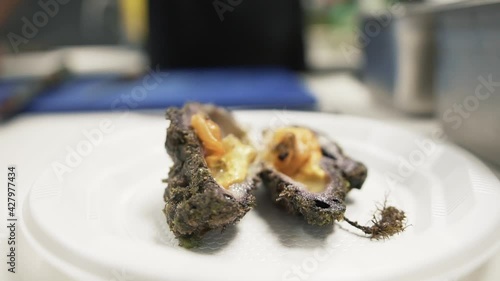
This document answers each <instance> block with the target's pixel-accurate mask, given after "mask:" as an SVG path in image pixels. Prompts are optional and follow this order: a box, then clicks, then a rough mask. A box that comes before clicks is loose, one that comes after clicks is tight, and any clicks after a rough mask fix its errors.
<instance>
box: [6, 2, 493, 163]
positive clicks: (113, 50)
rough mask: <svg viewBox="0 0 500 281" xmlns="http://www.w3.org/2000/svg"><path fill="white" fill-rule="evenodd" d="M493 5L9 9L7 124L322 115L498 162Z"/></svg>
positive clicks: (37, 5) (14, 5) (22, 5)
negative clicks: (213, 114) (226, 112)
mask: <svg viewBox="0 0 500 281" xmlns="http://www.w3.org/2000/svg"><path fill="white" fill-rule="evenodd" d="M498 2H499V1H452V0H447V1H445V0H440V1H438V0H434V1H423V0H420V1H419V0H413V1H410V0H408V1H402V0H401V1H398V0H370V1H368V0H357V1H356V0H273V1H268V0H252V1H245V0H203V1H200V0H185V1H174V0H165V1H158V0H149V1H147V0H39V1H35V0H33V1H27V0H24V1H23V0H2V1H1V3H0V35H1V36H0V75H1V76H0V77H1V78H0V110H1V118H2V120H3V121H4V122H8V121H9V120H10V119H12V118H15V116H17V115H19V114H23V113H24V114H40V113H51V112H52V113H54V112H66V113H69V112H82V111H113V110H125V109H126V110H145V109H148V110H149V109H164V108H166V107H167V106H171V105H182V104H183V103H184V102H186V101H192V100H196V101H201V102H212V103H216V104H220V105H224V106H230V107H237V108H277V109H303V110H317V111H323V112H334V113H341V114H353V115H362V116H366V117H370V118H377V119H381V120H386V121H387V122H392V123H398V124H400V125H402V126H406V127H409V128H412V129H419V130H421V131H422V132H423V133H429V134H430V133H432V131H433V130H435V129H436V128H438V129H439V128H442V129H443V130H444V131H445V132H446V135H447V136H448V137H450V140H452V141H454V142H456V143H458V144H460V145H462V146H464V147H466V148H467V149H469V150H471V151H473V152H474V153H476V154H477V155H479V156H481V157H482V158H483V159H485V160H486V161H488V162H489V163H491V164H492V165H498V164H500V148H499V146H498V143H500V126H499V125H498V124H499V123H500V122H499V121H500V110H498V105H499V102H500V100H499V99H500V97H499V95H498V93H497V88H498V86H500V71H499V65H500V39H499V38H500V36H499V35H500V3H498ZM497 81H499V82H497Z"/></svg>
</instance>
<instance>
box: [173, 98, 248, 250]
mask: <svg viewBox="0 0 500 281" xmlns="http://www.w3.org/2000/svg"><path fill="white" fill-rule="evenodd" d="M200 110H201V111H204V112H205V113H206V114H208V115H210V114H211V113H213V112H215V110H216V111H217V114H219V115H220V114H221V113H222V114H226V115H227V117H228V118H231V116H230V115H229V114H228V113H227V112H225V111H222V110H221V109H217V108H214V107H205V106H201V105H198V104H190V105H187V106H185V107H184V108H183V109H178V108H169V109H168V110H167V114H166V115H167V119H168V120H170V122H171V123H170V127H169V128H168V130H167V139H166V143H165V146H166V149H167V152H168V154H169V155H170V157H171V158H172V160H173V162H174V164H173V166H172V167H171V169H170V172H169V176H168V179H167V184H168V187H167V188H166V189H165V194H164V200H165V202H166V204H165V208H164V210H163V211H164V213H165V216H166V218H167V222H168V225H169V226H170V229H171V230H172V232H173V233H174V234H175V236H176V237H177V238H179V241H180V244H181V246H184V247H193V246H196V245H197V243H198V242H199V240H200V239H201V237H202V236H203V235H204V234H205V233H206V232H207V231H209V230H212V229H217V228H221V229H224V228H225V227H226V226H228V225H230V224H234V223H236V222H237V221H238V220H239V219H241V218H242V217H243V216H244V215H245V214H246V213H247V212H248V211H249V210H250V209H251V207H252V206H253V205H254V201H255V198H254V196H253V195H252V194H251V193H250V191H251V190H252V189H254V188H255V182H254V181H253V180H250V181H248V182H245V183H241V184H238V185H239V188H240V189H243V190H244V191H245V192H243V193H239V194H237V195H233V193H232V192H231V191H229V190H226V189H224V188H223V187H221V186H220V185H219V184H217V182H216V181H215V179H214V178H213V177H212V176H211V174H210V171H209V169H208V167H207V164H206V162H205V159H204V151H203V147H202V145H201V143H200V141H199V139H198V137H197V135H196V134H195V132H194V131H193V130H192V128H191V127H190V125H189V124H190V120H191V116H192V115H193V114H195V113H196V112H199V111H200ZM219 117H220V116H219ZM233 187H234V185H233ZM236 196H237V197H236Z"/></svg>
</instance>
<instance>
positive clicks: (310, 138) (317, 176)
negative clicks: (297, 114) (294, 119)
mask: <svg viewBox="0 0 500 281" xmlns="http://www.w3.org/2000/svg"><path fill="white" fill-rule="evenodd" d="M321 157H322V153H321V146H320V144H319V142H318V139H317V138H316V135H315V134H314V133H313V132H312V131H311V130H309V129H306V128H296V127H286V128H280V129H278V130H276V131H275V132H274V135H273V136H272V139H271V144H270V150H269V151H268V152H267V155H266V160H267V161H268V162H270V163H272V165H273V166H274V167H275V168H276V169H277V170H278V171H280V172H282V173H284V174H286V175H287V176H289V177H291V178H293V179H294V180H296V181H298V182H301V183H303V184H304V185H305V186H306V187H307V189H308V190H309V191H311V192H321V191H323V190H324V189H325V187H326V182H327V180H328V175H327V174H326V173H325V171H324V170H323V169H322V168H321V166H320V161H321Z"/></svg>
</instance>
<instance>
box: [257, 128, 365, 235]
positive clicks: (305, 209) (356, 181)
mask: <svg viewBox="0 0 500 281" xmlns="http://www.w3.org/2000/svg"><path fill="white" fill-rule="evenodd" d="M319 140H320V144H321V148H322V152H323V158H322V160H321V161H322V163H321V166H322V167H323V169H324V170H325V171H326V172H327V174H328V175H329V176H330V182H329V183H328V185H327V187H326V188H325V190H324V191H323V192H321V193H312V192H309V191H308V190H307V189H306V188H305V186H303V185H302V184H300V183H298V182H296V181H294V180H293V179H291V178H290V177H288V176H286V175H284V174H283V173H280V172H278V171H276V170H275V169H274V168H272V167H269V166H266V167H265V168H264V169H263V170H262V171H261V172H260V173H259V177H260V178H261V179H262V182H263V184H264V186H265V187H266V188H267V189H268V190H269V192H270V194H271V199H272V200H273V201H274V202H276V204H277V205H279V206H281V207H282V208H284V209H285V210H286V211H287V212H289V213H291V214H295V215H302V216H303V217H304V219H305V220H306V221H307V223H309V224H312V225H320V226H321V225H327V224H331V223H333V222H334V221H339V220H342V219H343V217H344V212H345V209H346V206H345V203H344V199H345V197H346V195H347V193H348V192H349V191H350V190H351V189H352V188H361V186H362V185H363V182H364V181H365V179H366V177H367V169H366V167H365V166H364V165H363V164H361V163H360V162H357V161H354V160H352V159H350V158H348V157H347V156H345V155H344V154H343V152H342V149H341V148H340V147H339V146H338V145H337V144H336V143H334V142H332V141H330V140H328V139H326V138H325V137H323V136H319Z"/></svg>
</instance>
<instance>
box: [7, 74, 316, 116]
mask: <svg viewBox="0 0 500 281" xmlns="http://www.w3.org/2000/svg"><path fill="white" fill-rule="evenodd" d="M23 83H26V79H17V80H10V81H7V80H3V81H0V102H1V101H2V100H4V99H5V98H6V97H7V96H9V95H10V94H12V93H13V90H14V89H15V88H16V87H19V86H20V85H21V86H22V84H23ZM187 101H198V102H203V103H214V104H217V105H222V106H229V107H247V108H288V109H313V108H314V106H315V104H316V100H315V98H314V97H313V96H312V95H311V94H310V93H309V91H308V90H307V89H306V88H305V87H304V85H303V83H302V81H301V80H300V78H299V77H298V76H297V74H295V73H293V72H291V71H287V70H283V69H269V68H265V69H261V68H260V69H243V68H242V69H198V70H174V71H169V72H150V73H148V74H146V75H145V76H144V77H142V78H139V79H136V80H133V81H126V80H124V79H120V78H119V77H117V76H116V75H115V76H113V75H106V76H102V75H101V76H87V77H78V78H72V79H69V80H67V81H65V82H63V83H62V84H60V85H58V86H56V87H53V88H51V89H50V90H48V91H47V92H46V93H43V94H41V95H40V96H38V97H37V98H36V99H34V100H33V101H32V102H31V103H30V104H29V106H28V107H27V108H26V111H28V112H64V111H95V110H115V109H120V108H126V109H132V110H133V109H158V108H161V109H163V108H166V107H168V106H181V105H182V104H184V103H185V102H187Z"/></svg>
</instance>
